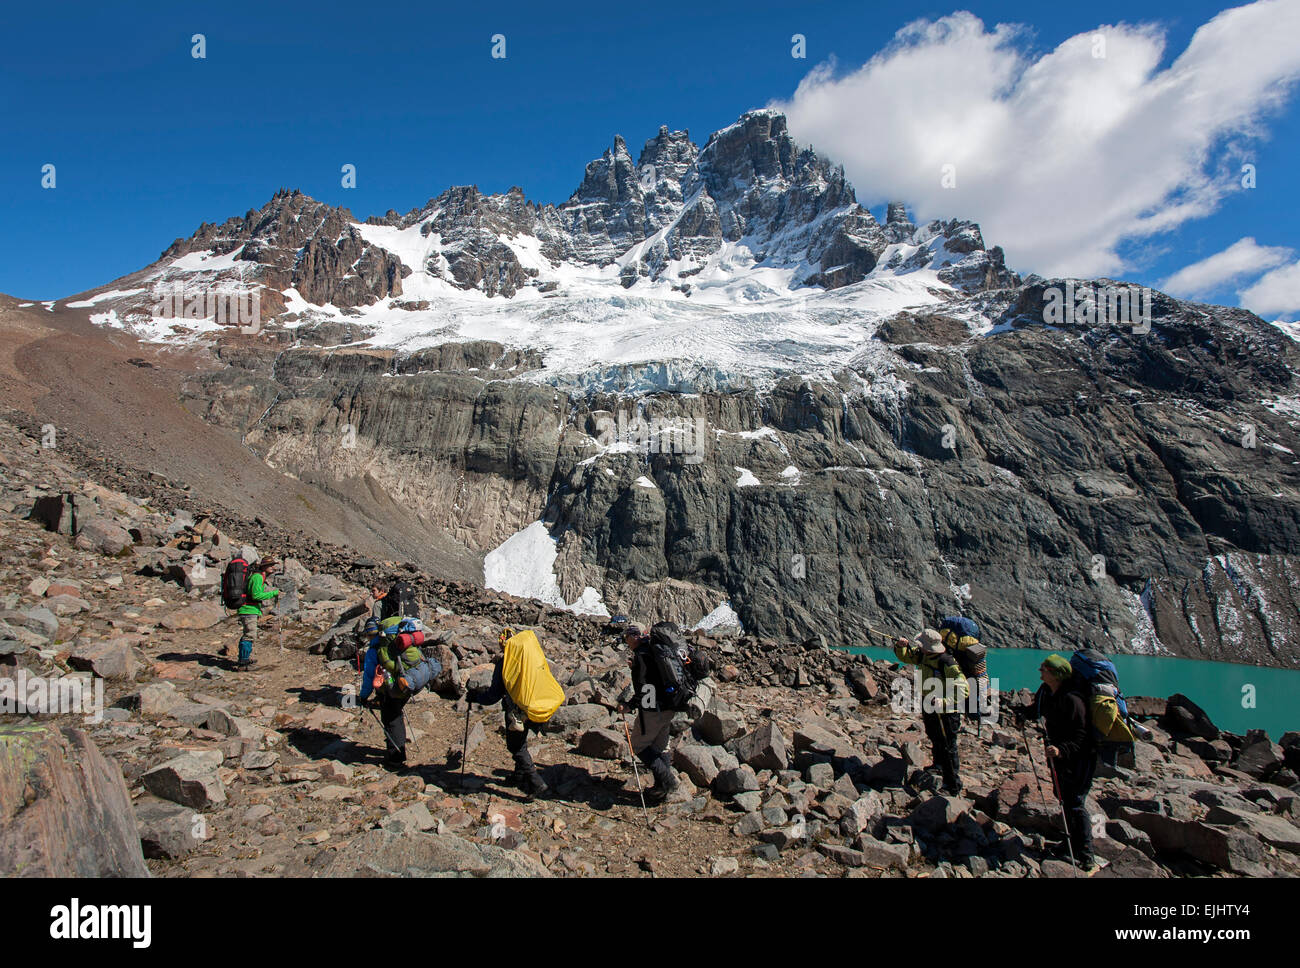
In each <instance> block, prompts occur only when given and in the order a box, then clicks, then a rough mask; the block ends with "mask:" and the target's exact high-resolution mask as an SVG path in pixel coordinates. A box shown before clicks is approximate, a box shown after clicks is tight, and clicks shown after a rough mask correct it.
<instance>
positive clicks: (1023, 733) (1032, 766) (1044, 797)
mask: <svg viewBox="0 0 1300 968" xmlns="http://www.w3.org/2000/svg"><path fill="white" fill-rule="evenodd" d="M1020 738H1021V739H1023V740H1024V741H1025V754H1026V755H1027V756H1028V757H1029V769H1030V770H1031V771H1032V772H1033V774H1034V781H1035V782H1036V783H1037V784H1038V798H1039V799H1040V800H1042V801H1043V802H1044V803H1046V802H1047V794H1045V793H1044V792H1043V781H1042V780H1041V779H1039V777H1038V764H1037V763H1035V762H1034V751H1033V750H1032V749H1030V747H1029V733H1027V732H1026V731H1025V724H1024V723H1021V724H1020Z"/></svg>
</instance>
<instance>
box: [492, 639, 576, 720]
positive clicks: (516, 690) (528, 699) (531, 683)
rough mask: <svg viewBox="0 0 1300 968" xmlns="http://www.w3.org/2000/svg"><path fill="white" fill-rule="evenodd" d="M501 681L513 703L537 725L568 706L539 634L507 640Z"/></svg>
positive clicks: (502, 658) (502, 659) (502, 662)
mask: <svg viewBox="0 0 1300 968" xmlns="http://www.w3.org/2000/svg"><path fill="white" fill-rule="evenodd" d="M501 681H502V682H503V683H504V684H505V687H506V692H507V693H509V695H510V700H511V702H513V703H514V704H515V705H516V706H518V707H519V708H520V710H521V711H522V712H523V713H524V715H525V716H527V717H528V718H529V719H530V720H532V721H533V722H535V723H544V722H546V721H547V720H549V719H550V718H551V717H552V716H554V715H555V711H556V710H557V709H559V708H560V707H561V706H563V705H564V689H563V688H561V686H560V684H559V683H558V682H556V681H555V676H553V675H551V667H550V666H549V665H548V664H547V662H546V655H545V653H543V652H542V643H541V642H539V641H537V633H536V632H533V631H530V630H525V631H523V632H516V633H515V634H514V635H511V636H510V637H509V638H507V639H506V642H505V654H504V655H503V656H502V657H501Z"/></svg>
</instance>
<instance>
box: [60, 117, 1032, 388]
mask: <svg viewBox="0 0 1300 968" xmlns="http://www.w3.org/2000/svg"><path fill="white" fill-rule="evenodd" d="M1015 281H1016V280H1015V276H1014V275H1013V274H1012V273H1010V272H1009V271H1008V270H1007V269H1006V267H1005V265H1004V263H1003V257H1002V252H1001V250H1000V249H998V248H992V249H988V250H986V249H985V247H984V241H983V239H982V237H981V235H980V230H979V227H978V226H977V225H975V224H974V223H971V222H962V221H949V222H938V221H935V222H931V223H930V224H928V225H924V226H920V227H917V226H915V225H913V224H912V223H911V222H909V221H908V220H907V217H906V212H905V210H904V208H903V206H902V205H891V206H890V209H889V217H888V219H887V221H886V223H885V224H884V225H881V224H880V223H879V222H878V221H877V220H876V219H875V217H874V216H872V214H871V213H870V212H869V211H868V210H867V209H865V208H863V207H862V206H861V205H859V204H858V202H857V201H856V199H855V197H854V192H853V188H852V186H850V185H849V184H848V182H847V181H846V179H845V177H844V172H843V170H842V169H840V168H838V167H836V166H834V165H833V164H832V163H831V162H830V161H829V160H828V159H826V158H825V157H823V156H821V155H818V154H817V153H816V152H815V151H813V150H812V149H810V148H801V147H799V146H798V145H797V144H796V143H795V142H794V140H793V139H792V138H791V137H790V134H789V132H788V131H787V128H786V121H785V118H784V117H783V116H782V115H781V114H779V113H777V112H774V111H754V112H750V113H748V114H746V115H744V116H743V117H741V118H740V119H739V120H738V121H737V122H736V123H735V124H732V125H730V126H729V127H727V128H724V129H723V130H721V131H718V132H715V133H714V134H713V135H711V136H710V137H709V139H708V141H707V142H706V143H705V145H704V147H703V148H699V147H697V146H696V145H695V144H694V143H693V142H692V141H691V140H690V137H689V135H688V134H687V133H686V132H684V131H670V130H669V129H668V128H666V127H664V128H661V129H660V130H659V133H658V134H657V135H656V136H655V137H653V138H651V139H649V140H648V141H646V143H645V145H644V147H643V148H642V150H641V152H640V155H639V157H638V158H637V159H636V160H633V158H632V155H631V154H630V152H629V151H628V148H627V144H626V142H625V141H624V140H623V138H621V137H616V138H615V139H614V145H613V147H612V149H610V150H607V151H606V152H605V153H604V154H603V155H602V156H601V157H600V158H597V159H596V160H594V161H592V162H591V163H590V164H588V165H587V168H586V171H585V173H584V175H583V178H582V182H581V184H580V185H579V187H578V189H577V190H576V191H575V192H574V193H573V195H572V196H571V197H570V198H569V199H568V201H566V202H564V203H563V204H562V205H559V206H555V205H549V204H548V205H538V204H536V203H533V202H530V201H528V200H527V199H526V197H525V196H524V193H523V191H522V190H521V189H518V188H512V189H511V190H510V191H508V192H506V193H504V194H496V195H484V194H482V193H481V192H479V191H478V189H477V188H474V187H472V186H460V187H455V188H450V189H448V190H447V191H445V192H443V193H442V194H441V195H439V196H437V197H436V198H433V199H430V200H429V202H427V203H426V204H425V205H423V206H421V207H419V208H418V209H415V210H413V211H411V212H408V213H407V214H405V215H398V214H397V213H396V212H392V211H390V212H389V213H388V214H386V215H384V216H382V217H371V218H369V219H367V220H366V221H364V222H359V221H357V220H356V219H355V218H354V217H353V216H352V214H351V213H350V212H349V211H348V210H346V209H342V208H335V207H333V206H330V205H327V204H325V203H322V202H318V201H316V200H314V199H312V198H309V197H307V196H305V195H303V194H301V193H300V192H296V191H285V190H282V191H279V192H277V193H276V194H275V196H274V197H273V198H272V199H271V200H270V201H269V202H268V203H267V204H266V205H264V206H263V207H262V208H261V209H258V210H256V211H249V212H248V213H247V214H246V215H244V216H243V217H237V218H231V219H229V220H227V221H226V222H224V223H222V224H220V225H213V224H206V223H205V224H204V225H202V226H200V227H199V229H198V231H196V232H195V233H194V235H192V236H191V237H190V238H188V239H178V240H177V241H176V242H174V243H173V244H172V245H171V246H170V247H169V248H168V249H167V250H166V251H165V252H164V253H163V254H162V256H161V258H160V259H159V260H158V261H157V262H156V263H154V264H153V265H152V266H149V267H147V268H146V269H145V270H142V271H141V272H140V273H136V274H134V275H133V276H129V277H126V278H125V279H122V280H117V281H116V282H114V283H112V284H110V286H109V287H106V288H105V290H102V291H99V292H96V293H92V294H91V295H90V297H89V298H87V299H82V300H78V301H76V302H75V303H74V304H73V305H74V307H82V306H93V307H94V308H96V309H97V310H99V312H97V313H96V317H95V318H96V321H98V322H101V323H105V324H108V325H113V326H122V327H125V328H129V329H132V330H134V331H135V332H137V334H139V335H143V336H146V337H147V338H151V339H171V338H178V337H179V338H184V337H185V336H186V335H193V334H195V333H203V332H211V331H213V330H215V329H216V328H217V327H218V326H219V325H220V322H219V321H218V320H217V319H216V318H214V315H213V314H208V313H207V312H206V311H205V308H204V307H202V306H200V307H198V308H197V309H196V310H195V311H194V312H193V313H192V314H186V315H188V316H189V317H190V318H181V319H177V318H175V317H176V316H178V315H181V314H178V313H174V312H173V313H166V312H164V313H158V312H157V311H156V307H157V306H158V305H159V304H160V302H163V301H164V300H165V299H166V298H167V296H168V294H169V293H171V292H173V291H174V290H175V289H176V287H178V286H179V287H181V289H182V291H184V292H185V293H186V297H185V298H186V299H189V298H190V294H191V293H192V294H194V295H200V294H202V293H204V292H206V291H212V290H216V291H221V290H228V291H231V292H239V291H248V290H250V289H252V290H255V291H257V292H258V294H259V298H260V314H261V317H262V320H263V321H268V322H269V321H271V320H275V321H278V322H280V323H282V324H284V325H287V326H290V327H294V326H296V325H298V324H300V323H302V322H304V321H309V322H319V321H322V320H337V321H339V322H346V323H353V324H356V326H357V329H356V336H357V338H358V340H359V341H365V342H367V343H369V344H371V345H374V346H384V347H397V348H401V349H405V350H416V349H420V348H422V347H425V346H430V345H437V344H439V343H443V342H446V341H447V340H449V339H457V338H459V339H492V340H497V341H500V342H502V343H505V344H507V345H516V346H526V347H531V348H536V349H539V350H541V351H542V352H543V353H544V355H545V357H546V370H547V371H548V372H549V373H550V374H551V375H552V376H554V375H558V374H564V375H568V376H573V375H575V374H581V373H585V372H587V371H590V370H591V369H592V368H600V367H603V366H610V365H615V366H619V365H633V366H635V365H642V364H646V363H651V362H664V363H670V364H675V365H677V366H678V367H679V368H680V367H684V368H686V369H688V370H691V369H694V370H704V371H709V372H711V373H713V374H714V375H715V378H721V379H722V380H726V379H728V378H729V377H730V375H732V374H734V373H736V372H737V371H740V370H744V371H745V372H746V373H747V374H749V375H751V376H752V375H756V374H757V373H761V372H763V371H767V372H769V373H772V374H774V373H777V372H782V371H785V370H789V369H796V370H800V369H802V370H805V371H811V370H815V369H824V368H825V367H828V366H829V367H834V366H839V365H842V364H843V363H845V362H846V361H847V360H848V359H849V357H850V356H851V355H852V352H853V350H854V348H855V347H857V346H858V345H860V344H861V343H862V341H863V340H865V339H866V338H868V337H869V336H870V334H871V332H872V331H873V329H874V326H875V325H876V324H877V323H878V322H879V320H880V319H883V318H885V317H886V316H888V315H891V314H893V313H894V312H897V311H898V310H900V309H902V308H904V307H906V306H914V305H923V304H927V303H938V302H943V301H945V300H948V299H952V298H955V297H958V296H961V295H962V294H965V293H972V292H979V291H982V290H985V289H990V288H1003V287H1006V286H1009V285H1012V284H1014V282H1015Z"/></svg>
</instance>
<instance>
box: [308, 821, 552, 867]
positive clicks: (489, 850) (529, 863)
mask: <svg viewBox="0 0 1300 968" xmlns="http://www.w3.org/2000/svg"><path fill="white" fill-rule="evenodd" d="M358 874H360V875H361V876H363V877H550V876H551V874H550V872H549V871H548V870H547V869H546V868H545V867H543V866H542V864H541V862H540V861H538V860H536V859H535V858H533V857H531V856H529V855H528V854H526V853H522V852H520V851H517V850H507V849H505V848H503V847H497V846H496V845H494V844H477V843H473V842H471V841H468V840H463V839H461V838H460V837H457V836H455V835H453V834H436V833H424V832H421V831H418V830H412V829H411V828H410V826H408V825H406V824H399V825H397V826H394V827H389V828H387V829H385V828H382V827H380V828H375V829H373V830H367V831H366V832H365V833H363V834H361V835H360V836H357V837H353V838H352V840H351V841H350V842H349V843H348V844H347V845H346V846H344V847H341V848H340V849H338V850H337V851H335V852H334V856H333V857H332V858H330V860H329V862H328V863H327V864H325V865H324V866H323V867H322V868H321V869H320V871H319V876H321V877H356V876H357V875H358Z"/></svg>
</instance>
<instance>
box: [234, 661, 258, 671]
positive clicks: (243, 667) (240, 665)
mask: <svg viewBox="0 0 1300 968" xmlns="http://www.w3.org/2000/svg"><path fill="white" fill-rule="evenodd" d="M255 665H257V660H256V659H240V660H239V661H238V662H236V663H235V668H236V669H238V670H239V671H240V672H247V671H248V670H249V669H251V668H253V666H255Z"/></svg>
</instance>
